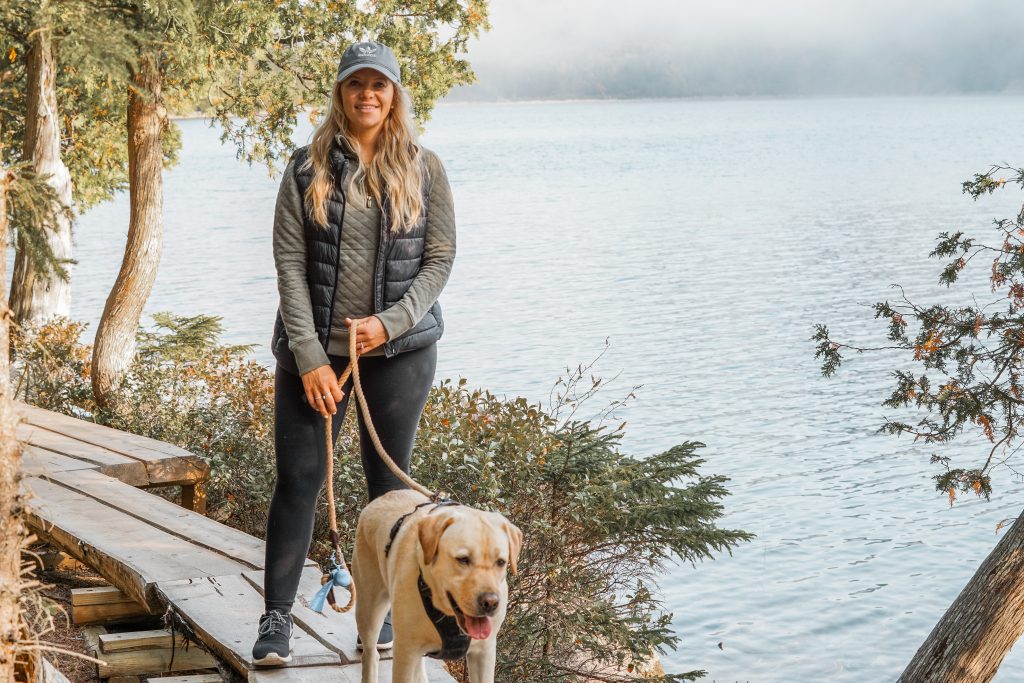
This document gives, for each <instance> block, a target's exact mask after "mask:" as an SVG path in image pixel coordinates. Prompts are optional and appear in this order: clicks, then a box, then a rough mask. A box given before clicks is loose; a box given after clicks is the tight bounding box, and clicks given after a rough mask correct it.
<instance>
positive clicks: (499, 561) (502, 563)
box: [495, 559, 508, 567]
mask: <svg viewBox="0 0 1024 683" xmlns="http://www.w3.org/2000/svg"><path fill="white" fill-rule="evenodd" d="M495 564H496V565H498V566H499V567H504V566H505V565H506V564H508V563H507V562H505V560H502V559H499V560H498V561H497V562H495Z"/></svg>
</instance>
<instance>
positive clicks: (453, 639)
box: [384, 498, 473, 661]
mask: <svg viewBox="0 0 1024 683" xmlns="http://www.w3.org/2000/svg"><path fill="white" fill-rule="evenodd" d="M458 504H459V503H458V502H456V501H454V500H451V499H449V498H445V499H444V500H440V501H437V502H434V501H427V502H426V503H420V504H419V505H417V506H416V507H414V508H413V509H412V510H411V511H409V512H407V513H405V514H404V515H402V516H401V517H399V518H398V519H397V520H395V523H394V525H393V526H392V527H391V535H390V536H389V537H388V543H387V545H386V546H384V557H387V556H388V554H389V553H390V552H391V544H392V543H394V542H395V536H397V535H398V531H399V529H401V528H402V524H403V523H405V520H406V519H407V518H408V517H409V516H410V515H412V514H413V513H415V512H416V511H417V510H419V509H420V508H421V507H424V506H426V505H433V506H434V507H435V508H438V507H441V506H444V505H458ZM417 582H418V584H419V589H420V600H422V601H423V609H424V610H425V611H426V613H427V618H428V619H430V623H432V624H433V625H434V629H435V630H436V631H437V635H438V636H440V637H441V649H440V650H438V651H436V652H428V653H427V656H428V657H433V658H434V659H443V660H446V661H452V660H459V659H462V658H463V657H465V656H466V653H467V652H469V644H470V643H471V642H473V641H472V639H471V638H470V637H469V636H468V635H466V634H465V633H463V632H462V629H461V628H459V622H458V621H457V620H456V619H455V617H452V616H448V615H447V614H445V613H444V612H442V611H441V610H439V609H437V608H436V607H434V596H433V593H432V592H431V590H430V586H428V585H427V582H426V581H424V580H423V572H422V570H421V571H420V573H419V579H418V581H417Z"/></svg>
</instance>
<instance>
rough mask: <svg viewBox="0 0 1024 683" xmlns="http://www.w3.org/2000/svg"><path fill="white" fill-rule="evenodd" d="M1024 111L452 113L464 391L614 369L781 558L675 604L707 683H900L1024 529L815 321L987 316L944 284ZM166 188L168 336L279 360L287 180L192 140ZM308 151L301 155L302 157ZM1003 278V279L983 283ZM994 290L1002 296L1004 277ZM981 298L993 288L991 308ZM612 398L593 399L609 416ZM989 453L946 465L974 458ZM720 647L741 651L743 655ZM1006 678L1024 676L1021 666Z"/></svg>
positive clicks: (637, 425)
mask: <svg viewBox="0 0 1024 683" xmlns="http://www.w3.org/2000/svg"><path fill="white" fill-rule="evenodd" d="M1022 105H1024V99H1020V98H1009V97H1004V98H948V99H939V98H934V99H859V100H732V101H658V102H651V101H631V102H601V103H594V102H588V103H553V104H509V105H497V104H494V105H442V106H440V107H438V109H437V110H436V112H435V114H434V118H433V120H432V121H431V122H430V124H429V132H428V135H427V137H426V138H425V142H426V144H428V145H429V146H431V147H432V148H433V149H435V150H436V151H437V152H438V153H439V154H440V156H441V158H442V159H443V160H444V161H445V164H446V167H447V170H448V174H449V177H450V179H451V181H452V185H453V188H454V191H455V196H456V208H457V215H458V221H459V255H458V259H457V261H456V265H455V269H454V271H453V274H452V277H451V280H450V282H449V284H448V287H447V289H446V290H445V293H444V295H443V298H442V302H443V305H444V307H445V317H446V320H447V323H448V328H447V332H446V336H445V338H444V340H443V341H442V342H441V346H440V353H439V359H440V360H439V376H450V377H456V376H460V375H462V376H465V377H467V378H469V380H470V382H471V384H473V385H477V386H484V387H488V388H490V389H492V390H493V391H495V392H497V393H499V394H502V393H504V394H507V395H510V396H511V395H525V396H527V397H529V398H531V399H534V400H542V399H544V400H546V399H547V397H548V391H549V389H550V387H551V384H552V382H553V381H554V380H555V378H556V377H558V375H559V374H560V373H561V372H562V371H564V369H565V367H566V366H575V365H576V364H578V363H580V362H585V361H589V360H591V359H593V358H594V357H595V356H596V355H597V354H598V353H600V351H601V349H602V348H603V346H604V340H605V339H606V338H607V339H609V341H610V348H609V350H608V352H607V353H606V354H605V356H604V357H603V358H602V359H601V361H600V362H599V363H598V365H597V368H596V371H597V372H598V373H599V374H601V375H603V376H605V377H611V376H613V375H616V374H618V379H617V380H615V382H614V383H612V385H611V387H610V388H609V389H608V390H607V391H606V392H605V398H604V401H609V400H611V399H613V398H618V397H620V396H622V395H624V394H625V393H626V392H627V391H628V390H629V388H630V387H631V386H632V385H634V384H642V385H643V387H642V389H641V390H640V391H639V395H638V398H637V399H636V400H635V401H634V402H632V403H631V404H630V406H629V407H628V408H627V409H626V410H623V411H620V415H621V416H622V417H623V418H625V419H627V420H628V423H629V424H628V428H627V438H626V441H625V447H626V448H627V449H628V450H629V451H630V452H632V453H635V454H637V455H643V454H648V453H653V452H657V451H660V450H664V449H666V448H668V447H670V446H672V445H673V444H676V443H680V442H682V441H686V440H698V441H701V442H703V443H705V444H707V446H706V448H704V449H702V451H701V452H702V454H703V456H704V457H705V458H706V459H707V463H706V465H705V466H704V471H705V472H706V473H709V474H711V473H715V474H724V475H727V476H729V477H730V478H731V481H730V482H729V484H728V487H729V489H730V491H731V492H732V495H731V496H730V497H729V498H727V499H726V500H725V501H724V505H725V510H726V515H725V517H724V519H723V521H722V525H723V526H727V527H732V528H741V529H745V530H748V531H751V532H753V533H756V534H757V538H756V539H755V540H754V541H753V542H751V543H748V544H746V545H743V546H742V547H740V548H739V549H738V550H736V551H735V552H734V554H733V555H732V556H730V555H728V554H726V555H724V556H722V557H719V558H717V559H716V560H714V561H712V562H705V563H702V564H698V565H697V566H696V567H695V568H694V567H692V566H690V565H688V564H687V565H682V566H678V567H675V568H673V569H672V570H671V572H670V573H669V574H668V575H667V576H666V577H665V578H664V580H663V582H662V588H663V590H664V595H665V599H666V606H667V608H668V609H669V610H671V611H672V612H673V613H674V615H675V626H676V629H677V631H678V633H679V634H680V636H681V638H682V643H681V647H680V649H679V650H678V651H677V652H675V653H670V654H668V655H667V656H666V657H665V665H666V668H667V669H669V670H670V671H684V670H689V669H693V668H704V669H707V670H708V671H709V674H710V675H709V676H708V678H707V679H706V680H708V681H712V680H713V681H719V682H723V681H728V682H732V681H751V682H758V683H763V682H770V681H778V682H787V683H791V682H793V681H799V682H817V681H865V682H877V681H886V680H894V679H895V678H896V677H897V676H898V674H899V672H900V671H901V670H902V667H903V666H904V665H905V664H906V662H907V661H908V660H909V658H910V657H911V656H912V654H913V653H914V651H915V650H916V649H917V647H918V646H919V645H920V643H921V642H922V640H923V639H924V638H925V636H926V635H927V633H928V631H929V630H930V629H931V627H932V626H933V624H934V623H935V621H936V620H937V619H938V618H939V616H940V615H941V614H942V612H943V611H944V610H945V609H946V607H947V606H948V605H949V603H950V601H951V600H952V599H953V598H954V597H955V596H956V594H957V593H958V592H959V591H960V589H961V588H962V586H963V585H964V584H965V583H966V581H967V580H968V578H969V577H970V576H971V574H972V573H973V572H974V570H975V569H976V567H977V566H978V564H979V563H980V562H981V560H982V558H984V556H985V555H986V554H987V553H988V552H989V550H990V549H991V548H992V547H993V546H994V545H995V543H996V542H997V541H998V539H999V536H997V535H996V534H994V533H993V529H994V527H995V525H996V523H997V522H998V521H999V520H1000V519H1003V518H1005V517H1008V516H1011V515H1015V514H1017V512H1018V511H1019V510H1020V506H1021V495H1020V493H1021V489H1022V486H1021V484H1020V483H1019V482H1017V481H1015V480H1013V478H1011V477H1010V476H1009V475H1008V474H1007V473H1005V472H1004V473H999V474H998V475H997V480H996V482H995V485H996V487H997V490H996V495H995V497H994V498H993V500H992V502H985V501H982V500H969V499H964V500H963V501H962V502H960V503H958V504H957V505H956V506H955V507H953V508H952V509H950V506H949V504H948V502H947V500H946V499H945V498H944V497H942V496H940V495H937V494H935V493H934V492H933V490H932V485H931V482H930V477H931V476H932V475H933V474H935V473H936V470H935V469H934V468H933V467H932V466H930V465H929V464H928V456H929V454H930V453H931V452H932V450H930V449H927V448H925V447H923V446H920V445H919V446H917V447H915V446H913V445H912V444H911V443H910V441H909V440H908V439H903V440H899V439H896V438H894V437H889V436H880V435H876V434H875V433H874V430H875V429H876V428H877V427H878V426H879V425H880V424H881V422H882V421H883V417H884V416H885V415H887V414H889V415H890V416H891V411H887V410H883V408H882V407H881V406H880V401H881V399H882V398H884V397H885V396H887V395H888V389H889V386H890V383H889V379H888V373H889V371H890V370H891V368H893V367H896V366H898V365H904V364H905V362H904V361H905V359H904V358H903V357H898V356H892V355H875V356H864V357H855V358H850V359H849V361H848V364H847V365H846V366H845V367H844V369H843V370H842V371H841V372H840V374H839V376H838V377H836V378H833V379H830V380H826V379H823V378H822V377H821V376H820V374H819V371H818V365H817V364H816V362H815V360H814V358H813V346H812V343H811V342H810V341H809V339H808V338H809V337H810V335H811V333H812V323H814V322H825V323H828V324H829V326H830V327H831V328H832V330H833V331H834V333H835V336H836V337H837V338H840V339H843V340H846V341H852V342H857V343H861V344H865V345H882V343H883V342H884V328H883V326H882V325H881V324H880V323H878V322H876V321H874V320H873V319H872V313H871V311H870V309H869V308H868V307H867V306H868V305H869V304H871V303H872V302H874V301H878V300H882V299H885V298H887V297H889V298H892V297H893V296H894V294H893V290H891V289H890V287H889V285H890V284H891V283H895V282H899V283H901V284H903V285H905V286H906V287H907V290H908V292H909V293H910V295H911V296H912V297H913V298H918V299H920V300H921V301H925V302H930V301H932V300H934V298H935V297H937V296H939V297H942V298H943V299H944V300H948V301H962V302H967V301H969V299H968V297H967V296H966V293H965V292H964V291H961V290H959V289H958V290H954V291H952V292H949V291H946V290H940V289H938V288H937V287H936V286H935V282H936V278H937V274H938V272H939V269H940V264H939V263H938V262H936V261H934V260H930V259H927V258H926V255H927V253H928V251H929V250H930V249H931V247H932V244H933V241H934V237H935V236H936V235H937V234H938V232H939V231H941V230H951V229H956V228H961V227H965V228H968V229H970V230H973V231H974V232H975V233H976V234H978V235H979V236H985V237H988V236H990V235H991V234H993V232H992V230H991V228H990V227H989V220H990V218H992V217H995V216H1008V215H1011V214H1012V213H1013V212H1015V211H1016V210H1017V209H1018V208H1019V202H1020V199H1021V198H1020V196H1019V193H1014V192H1004V193H1003V194H1002V195H1001V196H998V197H995V198H988V199H985V200H983V201H979V202H978V203H973V202H972V201H971V200H970V199H969V198H967V197H964V196H963V195H961V194H960V182H961V181H963V180H965V179H967V178H968V177H969V176H970V175H971V174H972V173H974V172H975V171H980V170H983V169H985V168H987V167H988V166H989V165H990V164H992V163H995V162H1011V163H1024V158H1021V155H1022V150H1024V130H1022V129H1021V127H1020V126H1019V125H1018V124H1019V115H1020V113H1021V109H1022ZM180 125H181V126H182V128H183V131H184V144H185V147H184V150H183V153H182V163H181V164H180V165H179V166H178V167H177V168H175V169H174V170H173V171H171V172H169V173H167V174H166V195H165V207H166V208H165V216H166V246H165V251H164V255H163V261H162V264H161V269H160V276H159V279H158V281H157V284H156V288H155V290H154V292H153V296H152V298H151V299H150V302H149V306H148V308H147V311H148V312H154V311H160V310H171V311H174V312H177V313H181V314H197V313H212V314H217V315H221V316H223V318H224V324H225V327H226V330H227V334H226V340H227V341H230V342H236V343H258V344H261V345H263V346H262V347H261V349H260V351H259V358H260V359H261V360H263V361H266V362H268V363H269V362H270V355H269V353H268V352H267V350H266V344H267V343H268V342H269V338H270V332H271V323H272V320H273V315H274V310H275V307H276V305H277V292H276V287H275V281H274V268H273V261H272V257H271V245H270V239H271V238H270V234H271V220H272V212H273V204H274V198H275V194H276V188H277V181H276V180H275V179H271V178H268V177H267V174H266V171H265V170H264V169H261V168H248V167H246V166H245V165H244V164H241V163H239V162H237V161H236V160H235V156H234V150H233V149H231V148H227V147H222V146H221V145H220V144H219V142H218V135H217V132H216V131H215V130H212V129H210V128H208V127H207V125H206V123H205V122H203V121H185V122H181V123H180ZM307 134H308V128H307V129H305V130H303V131H301V133H300V136H299V137H300V139H302V140H303V141H304V140H305V137H306V135H307ZM127 220H128V206H127V201H126V199H124V198H122V199H121V200H119V201H117V202H114V203H111V204H108V205H105V206H102V207H99V208H97V209H96V210H94V211H92V212H91V213H89V214H88V215H87V216H84V217H83V218H82V219H81V220H80V221H79V224H78V227H77V245H78V249H77V254H76V255H77V258H79V259H80V266H79V267H78V270H77V274H76V277H75V293H74V296H75V299H74V309H73V315H74V316H75V317H76V318H79V319H83V320H86V321H90V322H91V323H93V328H94V325H95V322H96V320H97V319H98V317H99V315H100V313H101V311H102V306H103V300H104V298H105V296H106V293H107V290H108V288H109V286H110V284H111V283H112V281H113V279H114V277H115V275H116V272H117V268H118V265H119V262H120V258H121V250H122V249H123V243H124V238H125V233H126V229H127ZM982 269H984V267H982ZM974 281H975V282H977V283H982V284H983V282H984V273H979V274H978V275H977V276H976V277H975V278H974ZM976 289H977V291H978V292H979V293H981V294H983V293H984V292H985V291H986V290H985V288H984V287H982V286H981V284H979V286H978V287H976ZM602 403H603V401H602V400H601V399H600V398H599V399H596V400H595V404H594V409H595V410H596V409H597V408H599V407H600V406H601V404H602ZM983 448H984V444H982V443H980V442H979V441H977V440H974V441H970V440H964V441H961V442H959V443H958V444H957V445H956V448H955V449H950V450H947V451H946V453H947V454H948V455H953V456H961V457H962V458H963V462H977V460H978V456H979V454H980V453H982V449H983ZM719 644H721V645H719ZM1019 650H1020V648H1018V651H1016V652H1014V653H1011V655H1010V656H1009V657H1008V659H1007V660H1006V662H1005V663H1004V665H1003V667H1002V671H1001V672H1000V675H999V677H998V678H997V680H999V681H1003V682H1007V681H1017V680H1022V679H1024V652H1021V651H1019Z"/></svg>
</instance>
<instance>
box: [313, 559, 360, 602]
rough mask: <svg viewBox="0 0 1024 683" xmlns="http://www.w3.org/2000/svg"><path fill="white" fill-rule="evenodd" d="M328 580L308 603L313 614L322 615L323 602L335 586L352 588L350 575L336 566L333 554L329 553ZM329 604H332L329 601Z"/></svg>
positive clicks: (336, 560)
mask: <svg viewBox="0 0 1024 683" xmlns="http://www.w3.org/2000/svg"><path fill="white" fill-rule="evenodd" d="M329 576H330V578H328V580H327V581H325V582H324V585H323V586H321V587H320V590H318V591H317V592H316V595H315V596H313V600H312V601H311V602H310V603H309V608H310V609H311V610H313V611H314V612H319V613H321V614H323V611H324V602H325V601H326V600H327V595H328V594H329V593H330V592H331V590H332V589H333V588H334V587H335V586H337V587H338V588H350V587H351V586H352V575H351V574H349V572H348V570H347V569H345V568H344V567H342V566H341V565H340V564H338V559H337V556H336V555H335V553H333V552H332V553H331V571H330V575H329ZM331 602H334V601H333V600H331Z"/></svg>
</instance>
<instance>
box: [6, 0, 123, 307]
mask: <svg viewBox="0 0 1024 683" xmlns="http://www.w3.org/2000/svg"><path fill="white" fill-rule="evenodd" d="M5 9H6V12H5V13H4V14H2V15H0V35H2V36H3V38H4V42H5V53H6V55H5V56H6V57H7V60H8V62H9V63H10V65H11V67H12V68H11V69H10V71H9V72H8V73H9V74H10V77H11V78H12V79H13V81H12V82H11V84H10V85H11V86H12V87H10V88H8V89H7V91H6V93H5V95H6V97H5V98H4V100H3V101H2V102H0V124H2V125H0V128H2V130H3V134H4V140H3V141H2V144H4V146H5V147H6V148H7V150H8V158H9V160H10V161H11V162H12V163H17V162H19V161H27V162H30V163H31V164H32V165H33V167H34V169H35V172H36V174H37V175H38V176H49V178H50V185H51V186H52V187H54V189H55V190H56V192H55V194H54V197H55V199H54V202H55V205H54V210H53V211H52V212H50V214H51V215H52V216H53V219H52V223H50V224H46V225H31V224H29V223H28V222H27V221H23V220H20V218H19V216H18V215H17V214H14V215H13V216H12V226H11V227H12V228H13V229H15V230H16V231H17V251H16V257H15V266H14V276H13V278H12V286H11V292H10V307H11V309H12V310H13V311H14V316H15V321H16V322H25V321H31V322H42V321H45V320H48V319H50V318H52V317H53V316H55V315H67V314H68V313H69V306H70V273H69V272H68V268H67V267H68V266H69V265H70V264H72V263H73V260H72V259H71V256H72V253H71V249H72V247H71V226H72V218H73V213H72V211H71V210H69V209H72V208H73V209H75V210H77V211H84V210H86V209H87V208H89V207H90V206H92V205H93V204H95V203H97V202H99V201H103V200H105V199H108V198H110V197H111V196H112V195H113V193H114V192H116V191H118V190H120V189H122V188H123V187H124V186H125V182H126V171H125V169H126V157H125V153H124V144H123V140H124V114H125V96H124V92H123V90H121V89H120V88H117V89H115V88H112V87H111V84H112V83H113V82H114V81H116V80H118V79H119V78H120V77H121V76H122V74H123V73H125V72H126V68H127V66H126V65H127V64H128V62H129V61H130V59H131V51H130V50H128V49H127V46H128V42H127V38H128V37H127V36H126V35H124V34H125V31H124V28H123V21H121V20H120V10H119V9H118V8H117V7H116V6H102V7H101V8H96V7H94V6H93V4H92V3H89V2H86V1H85V0H46V1H45V2H29V1H27V0H12V1H11V2H9V3H8V4H7V5H6V7H5ZM119 27H120V29H119ZM15 86H16V87H15ZM27 218H28V216H26V219H27ZM51 263H55V266H51V265H50V264H51Z"/></svg>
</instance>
